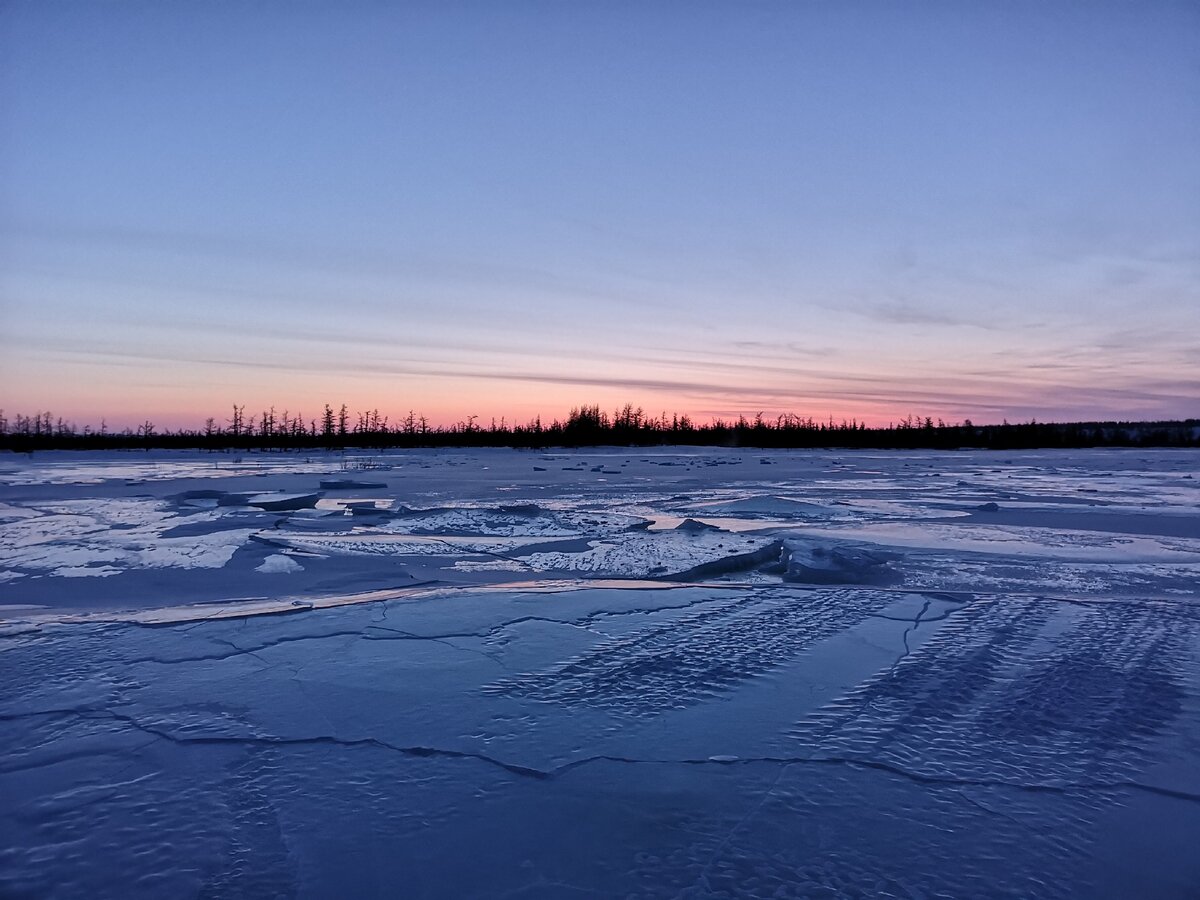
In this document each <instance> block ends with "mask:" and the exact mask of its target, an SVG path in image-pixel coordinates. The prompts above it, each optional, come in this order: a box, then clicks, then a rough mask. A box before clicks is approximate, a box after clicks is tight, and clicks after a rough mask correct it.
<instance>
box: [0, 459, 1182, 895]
mask: <svg viewBox="0 0 1200 900" xmlns="http://www.w3.org/2000/svg"><path fill="white" fill-rule="evenodd" d="M1198 512H1200V453H1197V452H1196V451H1142V450H1098V451H1071V452H1068V451H1060V452H1011V453H987V452H959V453H932V452H929V453H901V452H891V453H836V452H810V451H796V452H767V451H760V450H753V449H734V450H708V449H671V448H668V449H654V450H642V449H635V450H627V449H604V450H595V451H578V452H575V451H571V452H529V451H512V450H494V451H493V450H480V451H456V450H428V451H412V452H394V453H376V454H367V453H347V454H329V455H324V454H313V453H307V454H304V453H300V454H291V453H263V454H242V455H240V456H238V455H234V454H227V453H215V454H208V453H167V452H162V453H120V454H94V455H86V454H53V453H47V454H37V455H35V456H33V457H32V458H26V457H16V456H8V457H4V458H0V537H2V540H0V748H2V750H3V754H2V758H0V896H3V897H87V898H109V897H111V898H122V900H124V898H141V897H155V898H157V897H171V898H182V897H198V898H240V897H246V898H259V897H302V898H325V897H329V898H359V897H403V898H472V897H481V898H574V897H579V898H586V897H638V898H658V897H687V898H692V897H772V898H787V897H803V898H808V897H831V898H832V897H902V898H914V897H920V898H976V897H1014V898H1015V897H1038V898H1040V897H1048V898H1130V897H1137V898H1195V897H1198V896H1200V852H1197V848H1198V847H1200V589H1198V588H1200V515H1198Z"/></svg>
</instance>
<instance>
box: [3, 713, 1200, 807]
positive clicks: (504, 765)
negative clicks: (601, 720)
mask: <svg viewBox="0 0 1200 900" xmlns="http://www.w3.org/2000/svg"><path fill="white" fill-rule="evenodd" d="M38 716H43V717H58V718H67V717H75V718H79V719H84V720H92V721H95V720H103V719H108V720H111V721H114V722H120V723H123V724H125V725H127V726H129V727H130V728H132V729H134V730H136V731H140V732H142V733H144V734H149V735H152V736H154V737H157V738H161V739H162V740H165V741H170V742H171V743H174V744H181V745H200V746H218V745H222V744H227V745H232V746H251V747H252V746H276V747H288V746H306V745H308V746H321V745H326V746H339V747H349V748H353V747H378V748H380V749H384V750H391V751H393V752H396V753H400V754H403V755H404V756H411V757H418V758H422V759H428V758H431V757H440V758H444V759H473V760H477V761H479V762H483V763H487V764H488V765H491V766H495V767H497V768H500V769H504V770H505V771H507V772H510V773H512V774H514V775H519V776H521V777H524V778H532V779H535V780H537V781H552V780H554V779H556V778H559V777H560V776H563V775H566V774H568V773H569V772H573V771H575V770H576V769H582V768H585V767H587V766H591V765H594V764H596V763H602V762H609V763H616V764H619V765H658V766H735V765H780V766H783V767H784V768H785V769H786V768H787V767H788V766H792V765H817V766H839V767H846V768H851V769H871V770H874V771H879V772H886V773H888V774H891V775H897V776H899V777H901V778H906V779H908V780H909V781H914V782H917V783H920V784H929V785H943V786H946V787H987V788H1009V789H1012V790H1019V791H1026V792H1030V793H1039V794H1069V793H1071V792H1073V791H1111V790H1135V791H1144V792H1146V793H1150V794H1155V795H1157V796H1161V797H1168V798H1171V799H1174V800H1186V801H1190V802H1192V803H1200V794H1198V793H1192V792H1190V791H1183V790H1178V789H1175V788H1168V787H1162V786H1160V785H1153V784H1145V783H1143V782H1140V781H1133V780H1130V779H1122V780H1117V781H1094V782H1061V783H1057V784H1051V783H1046V782H1020V781H1006V780H1003V779H976V778H956V777H954V776H950V775H925V774H921V773H919V772H913V771H911V770H909V769H905V768H903V767H901V766H897V765H894V764H892V763H887V762H882V761H879V760H871V759H863V758H856V757H848V756H748V757H712V756H710V757H705V758H684V759H638V758H635V757H628V756H614V755H610V754H599V755H596V756H588V757H584V758H582V759H576V760H572V761H571V762H567V763H563V764H562V765H559V766H555V767H553V768H549V769H537V768H533V767H532V766H524V765H521V764H520V763H512V762H506V761H504V760H502V759H498V758H496V757H494V756H489V755H487V754H486V753H477V752H472V751H469V750H453V749H449V748H445V747H426V746H420V745H418V746H411V747H406V746H402V745H400V744H394V743H391V742H390V741H385V740H383V739H382V738H376V737H363V738H342V737H338V736H337V735H331V734H319V735H309V736H305V737H282V736H278V735H236V734H228V735H194V736H192V735H178V734H173V733H171V732H170V731H166V730H164V729H162V728H156V727H155V726H153V725H147V724H146V723H144V722H142V721H140V720H138V719H137V718H136V717H134V716H131V715H128V714H125V713H118V712H114V711H113V710H108V709H93V708H87V707H84V708H66V709H50V710H34V711H30V712H25V713H15V714H0V721H16V720H20V719H25V718H33V717H38ZM24 768H36V766H30V767H24Z"/></svg>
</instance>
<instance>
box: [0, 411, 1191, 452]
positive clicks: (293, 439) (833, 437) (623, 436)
mask: <svg viewBox="0 0 1200 900" xmlns="http://www.w3.org/2000/svg"><path fill="white" fill-rule="evenodd" d="M638 413H639V415H638V416H636V417H630V418H625V419H623V418H620V414H618V416H617V417H614V418H609V417H608V416H607V415H605V414H603V413H599V411H598V410H595V409H593V410H588V409H586V408H585V410H584V414H582V415H581V414H580V411H578V410H573V411H572V415H571V417H570V418H568V420H567V421H566V422H559V421H557V420H555V421H554V422H552V423H551V424H550V425H542V424H541V422H540V420H535V421H533V422H531V423H529V424H528V425H516V426H508V425H501V426H499V427H497V426H495V425H492V426H491V427H482V426H477V425H474V424H465V423H460V425H456V426H451V427H449V428H445V427H438V428H427V427H426V428H423V429H417V428H413V427H412V423H411V422H410V423H408V424H407V425H405V424H401V425H399V426H396V427H388V426H387V425H386V423H384V424H383V425H378V424H377V425H376V427H374V428H361V427H357V428H350V427H347V424H346V422H345V421H344V420H343V421H342V422H341V423H340V425H339V424H338V423H330V422H329V421H328V420H326V422H325V423H324V424H325V425H327V426H329V427H328V428H321V429H318V428H317V427H316V425H315V423H314V425H313V427H312V428H311V429H304V428H297V427H291V428H290V429H288V430H283V429H281V428H279V427H277V426H276V425H275V423H274V422H272V421H271V420H267V421H266V423H265V424H264V425H263V426H262V427H260V428H256V427H255V425H245V426H243V425H241V424H240V423H238V424H237V426H236V427H230V428H222V429H211V428H210V429H208V430H205V431H188V430H180V431H174V432H172V431H163V432H159V431H157V430H155V429H154V428H153V426H150V425H149V423H147V426H145V427H144V428H141V429H138V430H133V429H126V430H125V431H122V432H108V431H99V432H98V431H94V430H92V429H90V428H87V429H83V430H79V429H76V428H75V427H74V426H73V425H66V424H63V423H61V422H59V423H57V424H55V423H51V422H50V421H49V420H48V419H40V418H39V419H38V424H37V425H36V426H35V425H33V424H32V423H33V421H34V420H33V419H32V418H21V419H19V420H18V423H17V424H18V425H19V426H20V430H17V429H14V428H12V427H11V424H10V427H8V428H6V429H4V432H3V433H0V451H8V452H12V453H34V452H40V451H47V450H76V451H90V450H97V451H100V450H151V449H155V450H206V451H211V452H224V451H230V452H235V451H236V452H248V451H278V452H286V451H320V450H325V451H339V450H341V451H345V450H404V449H417V448H447V449H454V448H481V447H509V448H514V449H530V450H550V449H572V450H574V449H584V448H595V447H668V446H675V447H687V446H694V447H714V448H744V449H754V448H760V449H764V450H818V449H820V450H1046V449H1055V448H1061V449H1085V448H1089V447H1134V448H1138V447H1144V448H1151V447H1175V448H1179V447H1200V419H1182V420H1174V421H1162V422H1065V423H1058V422H1026V423H1007V422H1006V423H1003V424H1000V425H973V424H971V423H970V422H965V423H962V424H957V425H950V424H946V423H944V422H939V423H936V424H935V423H933V422H932V420H930V419H925V420H924V421H922V420H919V419H912V418H909V419H907V420H905V421H904V422H901V423H899V424H893V425H889V426H888V427H886V428H868V427H866V426H865V425H862V424H860V423H856V422H855V423H847V422H842V423H840V424H835V423H832V422H816V421H814V420H812V419H800V418H798V417H779V418H778V419H776V420H763V419H761V418H758V419H755V420H748V419H745V418H740V419H738V420H737V421H734V422H725V421H721V420H717V421H714V422H711V423H708V424H704V425H695V424H692V423H691V422H690V421H688V420H687V419H686V417H685V418H684V419H683V420H682V421H681V420H680V419H678V418H676V419H675V420H674V421H665V417H664V419H663V420H658V419H644V418H642V417H641V416H640V410H639V411H638Z"/></svg>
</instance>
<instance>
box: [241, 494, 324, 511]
mask: <svg viewBox="0 0 1200 900" xmlns="http://www.w3.org/2000/svg"><path fill="white" fill-rule="evenodd" d="M322 496H324V495H323V494H321V493H320V492H319V491H318V492H317V493H313V494H283V493H270V494H254V495H252V496H250V497H247V498H246V506H254V507H257V508H258V509H261V510H265V511H267V512H289V511H292V510H297V509H311V508H312V507H314V506H316V505H317V501H318V500H320V499H321V497H322Z"/></svg>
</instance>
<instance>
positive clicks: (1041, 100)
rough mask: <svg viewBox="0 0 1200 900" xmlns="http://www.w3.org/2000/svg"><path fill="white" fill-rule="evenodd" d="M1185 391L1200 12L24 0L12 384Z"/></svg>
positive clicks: (4, 277)
mask: <svg viewBox="0 0 1200 900" xmlns="http://www.w3.org/2000/svg"><path fill="white" fill-rule="evenodd" d="M326 402H328V403H330V404H332V405H334V406H335V408H336V407H337V406H339V405H340V404H342V403H346V404H347V405H348V406H349V407H350V408H351V410H365V409H372V408H377V409H379V410H380V412H381V414H389V415H391V416H392V417H393V418H395V417H398V416H399V415H401V414H403V413H404V412H406V411H407V410H409V409H415V410H416V411H417V412H418V413H424V414H425V415H427V416H428V417H429V419H430V420H431V421H433V422H435V423H440V424H449V423H453V422H455V421H459V420H463V419H465V418H466V417H468V416H479V417H480V418H481V420H482V421H483V422H485V423H486V422H487V421H489V420H490V419H491V418H493V417H495V418H496V419H497V420H499V419H500V418H501V417H504V418H505V419H507V420H508V421H510V422H512V421H521V422H523V421H526V420H528V419H529V418H530V417H532V416H533V415H535V414H541V415H542V416H543V417H544V418H547V419H549V418H552V417H555V416H557V417H565V415H566V412H567V411H568V410H569V409H570V408H571V407H572V406H577V405H580V404H592V403H598V404H600V405H601V406H602V407H604V408H606V409H611V408H614V407H616V406H618V405H623V404H624V403H626V402H629V403H633V404H634V405H635V406H639V405H640V406H643V407H645V408H646V409H647V411H649V412H652V413H654V414H657V413H658V412H660V411H663V410H665V411H668V412H672V411H673V412H679V413H687V414H690V415H692V416H695V417H698V418H700V419H702V420H703V419H708V418H710V417H713V416H721V417H727V416H733V415H737V414H738V413H746V414H748V415H753V414H754V413H757V412H759V411H764V412H766V413H767V414H768V415H774V414H777V413H779V412H784V411H789V412H794V413H798V414H801V415H805V416H807V415H812V416H814V417H816V418H819V419H826V418H828V417H830V416H833V417H834V418H836V419H841V418H857V419H860V420H865V421H867V422H869V423H871V424H887V423H888V422H889V421H898V420H900V419H902V418H903V417H904V416H906V415H908V414H914V415H921V416H925V415H929V416H932V417H933V418H935V419H936V418H945V419H946V420H947V421H960V420H962V419H966V418H969V419H972V420H974V421H975V422H977V423H980V422H998V421H1001V420H1002V419H1008V420H1010V421H1025V420H1028V419H1029V418H1037V419H1038V420H1039V421H1044V420H1082V419H1112V418H1116V419H1157V418H1181V417H1188V416H1198V415H1200V4H1197V3H1194V2H1181V3H1154V2H1138V3H1104V2H1062V3H1058V2H1050V0H1039V2H1032V3H1023V2H995V3H987V2H982V0H981V2H969V3H960V2H928V3H920V2H914V3H890V2H889V3H883V2H880V3H871V2H855V0H850V2H845V3H835V2H788V3H754V2H746V3H734V2H725V3H716V2H697V3H683V2H672V3H666V2H653V0H649V2H628V3H619V2H590V3H589V2H578V3H576V2H520V0H511V2H482V0H480V2H475V3H461V4H457V3H451V2H422V3H408V4H406V3H384V2H357V3H355V2H339V3H311V2H304V0H299V2H269V0H258V2H251V0H246V2H223V0H216V2H212V3H186V2H171V0H167V2H163V0H151V2H123V0H108V2H95V0H87V2H78V3H76V2H70V0H29V2H11V0H10V2H3V0H0V408H3V409H4V410H5V412H6V414H7V415H9V416H10V417H11V416H12V415H13V414H14V413H17V412H21V413H26V414H28V413H32V412H34V411H36V410H46V409H49V410H51V411H52V412H53V413H54V414H55V415H61V416H63V417H65V418H68V419H72V420H75V421H77V422H78V423H80V424H83V423H92V424H98V423H99V422H100V420H101V419H104V420H105V421H106V423H107V424H108V425H109V426H110V427H112V426H117V427H123V426H125V425H131V424H137V423H140V422H142V421H143V420H146V419H150V420H151V421H153V422H154V423H156V425H157V426H158V427H159V428H160V429H161V428H163V427H172V428H174V427H181V426H186V427H196V426H199V425H200V424H202V423H203V420H204V418H205V417H207V416H215V417H217V419H218V421H220V420H221V419H222V418H223V417H224V418H227V417H228V416H229V410H230V407H231V405H232V404H234V403H237V404H239V405H242V404H244V405H245V406H246V408H247V411H248V413H249V412H252V411H257V410H260V409H265V408H267V407H269V406H272V405H273V406H275V407H276V409H277V410H278V411H282V410H284V409H288V410H290V411H291V412H292V413H295V412H297V411H302V412H303V413H304V415H305V416H306V417H309V418H311V417H314V416H317V415H318V414H319V411H320V409H321V407H322V405H323V404H324V403H326Z"/></svg>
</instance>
